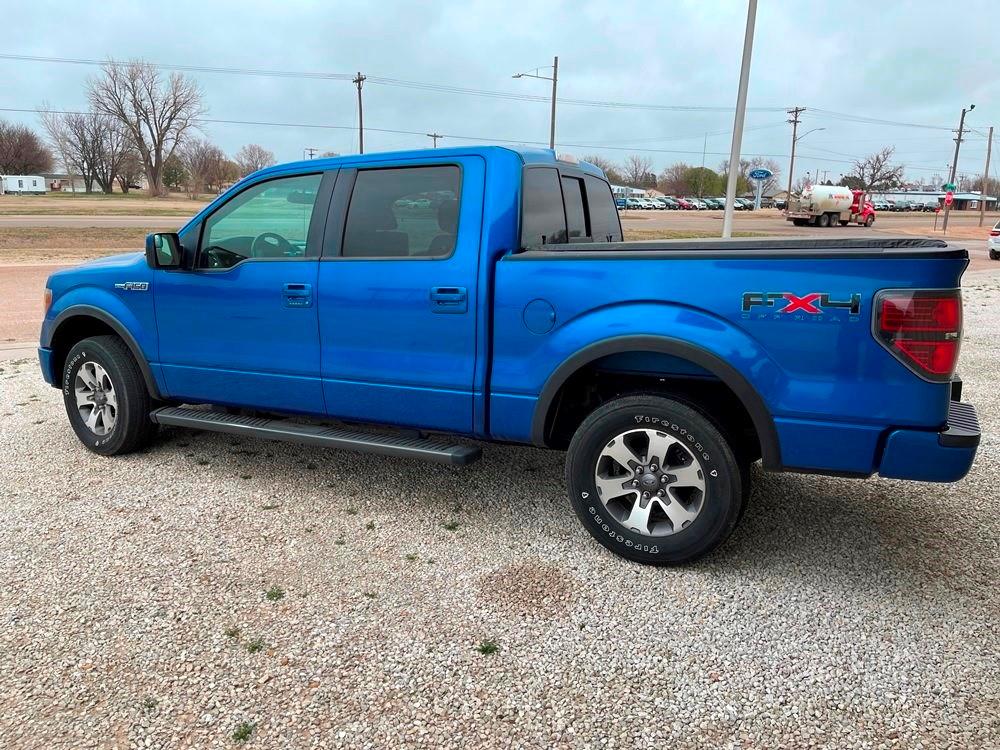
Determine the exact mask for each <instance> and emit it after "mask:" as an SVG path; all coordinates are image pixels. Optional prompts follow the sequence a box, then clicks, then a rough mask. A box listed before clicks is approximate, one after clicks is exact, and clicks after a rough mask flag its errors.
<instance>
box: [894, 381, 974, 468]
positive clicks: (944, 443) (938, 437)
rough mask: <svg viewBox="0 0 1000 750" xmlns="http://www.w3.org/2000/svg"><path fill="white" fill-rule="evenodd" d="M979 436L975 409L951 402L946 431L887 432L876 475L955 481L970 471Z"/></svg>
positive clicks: (970, 405) (967, 405) (969, 405)
mask: <svg viewBox="0 0 1000 750" xmlns="http://www.w3.org/2000/svg"><path fill="white" fill-rule="evenodd" d="M979 437H980V429H979V417H978V416H977V414H976V407H974V406H973V405H972V404H964V403H962V402H960V401H952V402H951V405H950V407H949V409H948V425H947V427H946V429H944V430H941V431H940V432H924V431H920V430H893V431H892V432H890V433H889V435H888V437H887V438H886V442H885V450H884V451H883V452H882V463H881V465H880V466H879V469H878V473H879V475H880V476H883V477H889V478H893V479H914V480H917V481H921V482H957V481H958V480H959V479H961V478H962V477H964V476H965V475H966V474H968V473H969V469H970V468H972V461H973V460H974V459H975V457H976V448H978V447H979Z"/></svg>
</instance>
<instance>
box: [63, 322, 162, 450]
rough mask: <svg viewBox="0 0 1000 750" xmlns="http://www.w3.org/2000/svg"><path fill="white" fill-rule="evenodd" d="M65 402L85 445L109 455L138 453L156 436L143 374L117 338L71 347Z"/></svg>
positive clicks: (65, 375) (101, 338)
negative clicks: (135, 451) (136, 451)
mask: <svg viewBox="0 0 1000 750" xmlns="http://www.w3.org/2000/svg"><path fill="white" fill-rule="evenodd" d="M63 402H64V403H65V405H66V413H67V415H68V416H69V421H70V424H71V425H72V426H73V431H74V432H75V433H76V436H77V437H78V438H80V442H82V443H83V444H84V445H85V446H87V447H88V448H89V449H90V450H92V451H94V452H95V453H100V454H101V455H104V456H114V455H118V454H121V453H129V452H131V451H134V450H136V449H137V448H140V447H142V446H143V445H145V444H146V443H147V442H148V441H149V440H150V438H152V436H153V435H154V434H155V432H156V425H155V424H154V423H153V422H151V421H150V419H149V412H150V409H151V408H152V406H151V399H150V396H149V392H148V391H147V390H146V383H145V381H144V380H143V378H142V372H141V371H140V370H139V365H138V364H137V363H136V361H135V358H134V357H133V356H132V352H130V351H129V349H128V347H127V346H126V345H125V343H124V342H123V341H122V340H121V339H120V338H118V337H117V336H95V337H93V338H89V339H84V340H83V341H81V342H79V343H78V344H76V346H74V347H73V348H72V349H70V351H69V354H67V355H66V365H65V366H64V368H63Z"/></svg>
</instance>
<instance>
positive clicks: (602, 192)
mask: <svg viewBox="0 0 1000 750" xmlns="http://www.w3.org/2000/svg"><path fill="white" fill-rule="evenodd" d="M621 239H622V231H621V223H620V222H619V219H618V211H617V208H616V205H615V199H614V195H613V194H612V192H611V186H610V185H608V183H607V182H606V181H604V180H602V179H601V178H599V177H596V176H594V175H589V174H585V173H582V172H580V171H578V170H562V169H560V168H557V167H528V168H525V169H524V171H523V177H522V196H521V247H522V248H527V247H541V246H543V245H555V244H564V243H570V242H618V241H621Z"/></svg>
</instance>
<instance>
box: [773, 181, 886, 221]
mask: <svg viewBox="0 0 1000 750" xmlns="http://www.w3.org/2000/svg"><path fill="white" fill-rule="evenodd" d="M785 219H786V220H788V221H791V222H793V223H794V224H795V225H796V226H805V225H806V224H809V225H810V226H814V227H815V226H820V227H832V226H836V225H837V224H838V223H839V224H840V226H842V227H846V226H847V225H848V224H861V225H862V226H866V227H870V226H871V225H872V224H874V223H875V207H874V206H872V204H871V203H869V202H868V201H866V200H865V199H864V191H861V190H851V189H849V188H845V187H838V186H835V185H810V186H809V187H807V188H806V189H805V190H803V191H802V196H801V197H800V198H798V199H792V200H791V201H789V203H788V210H787V212H786V213H785Z"/></svg>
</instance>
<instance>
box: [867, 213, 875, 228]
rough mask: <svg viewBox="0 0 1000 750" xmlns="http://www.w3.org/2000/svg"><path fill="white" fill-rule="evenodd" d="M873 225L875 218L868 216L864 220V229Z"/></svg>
mask: <svg viewBox="0 0 1000 750" xmlns="http://www.w3.org/2000/svg"><path fill="white" fill-rule="evenodd" d="M874 223H875V217H874V216H869V217H868V218H867V219H865V226H866V227H870V226H871V225H872V224H874Z"/></svg>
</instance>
